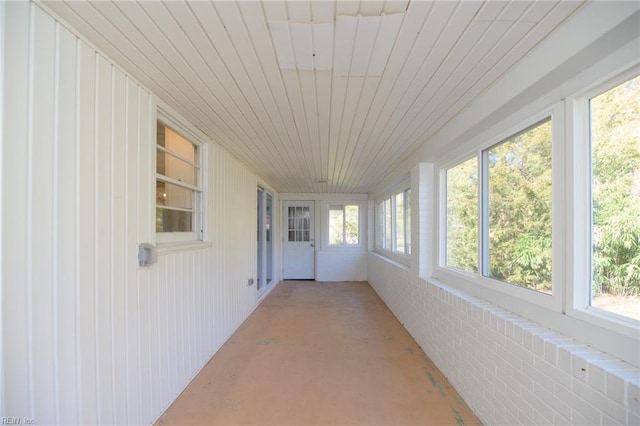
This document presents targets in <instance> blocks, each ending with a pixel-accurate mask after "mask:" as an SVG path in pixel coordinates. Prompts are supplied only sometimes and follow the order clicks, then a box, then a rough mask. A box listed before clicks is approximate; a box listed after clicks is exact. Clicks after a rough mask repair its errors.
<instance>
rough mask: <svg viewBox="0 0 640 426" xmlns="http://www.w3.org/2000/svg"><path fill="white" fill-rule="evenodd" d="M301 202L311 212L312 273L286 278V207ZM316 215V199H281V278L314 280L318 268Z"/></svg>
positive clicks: (299, 204)
mask: <svg viewBox="0 0 640 426" xmlns="http://www.w3.org/2000/svg"><path fill="white" fill-rule="evenodd" d="M302 204H306V205H307V206H309V211H310V213H311V217H310V220H311V222H310V228H309V244H310V245H311V246H312V247H313V255H312V256H313V259H312V262H311V263H312V268H313V271H312V274H311V277H310V278H288V277H287V276H286V272H285V269H286V264H287V255H286V251H287V244H288V243H289V241H288V238H289V223H288V221H289V214H288V207H292V206H301V205H302ZM316 216H317V211H316V201H315V200H296V199H293V200H292V199H288V200H282V279H310V280H315V279H316V275H317V272H318V268H317V265H316V262H317V250H318V240H317V238H316V236H317V229H316V224H317V221H316Z"/></svg>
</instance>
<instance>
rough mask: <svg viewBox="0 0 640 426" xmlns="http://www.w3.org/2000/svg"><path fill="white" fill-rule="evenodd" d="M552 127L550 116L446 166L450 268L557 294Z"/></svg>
mask: <svg viewBox="0 0 640 426" xmlns="http://www.w3.org/2000/svg"><path fill="white" fill-rule="evenodd" d="M551 131H552V129H551V118H547V119H545V120H543V121H541V122H539V123H537V124H534V125H533V126H531V127H529V128H527V129H525V130H523V131H521V132H519V133H516V134H515V135H513V136H510V137H509V138H507V139H505V140H503V141H501V142H499V143H498V144H496V145H493V146H491V147H490V148H488V149H485V150H482V151H481V152H480V154H479V155H478V156H476V157H473V158H471V159H468V160H466V161H464V162H462V163H459V164H457V165H455V166H453V167H451V168H449V169H447V170H446V203H447V208H446V226H447V228H446V265H447V266H449V267H452V268H456V269H460V270H464V271H467V272H471V273H478V274H479V275H482V276H485V277H488V278H492V279H495V280H498V281H502V282H506V283H509V284H513V285H517V286H520V287H524V288H527V289H531V290H536V291H539V292H542V293H547V294H551V292H552V280H551V258H552V253H551V240H552V229H551V224H552V217H551V199H552V193H551V177H552V175H551V173H552V167H551V166H552V163H551V150H552V144H551ZM478 161H480V167H478ZM479 170H480V176H479V175H478V173H479ZM479 224H480V226H479ZM478 232H480V235H478Z"/></svg>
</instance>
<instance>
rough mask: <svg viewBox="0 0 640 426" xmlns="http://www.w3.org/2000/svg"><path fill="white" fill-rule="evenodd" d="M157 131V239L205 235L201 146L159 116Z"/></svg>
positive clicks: (165, 239)
mask: <svg viewBox="0 0 640 426" xmlns="http://www.w3.org/2000/svg"><path fill="white" fill-rule="evenodd" d="M156 135H157V139H156V141H157V143H156V233H157V235H158V240H159V242H166V241H181V240H198V239H202V226H201V223H200V221H201V213H200V206H201V196H202V187H201V166H200V146H199V145H198V144H196V143H194V142H191V141H190V140H188V139H186V138H185V137H183V136H182V135H181V134H179V133H178V132H177V131H175V130H173V129H172V128H170V127H169V126H168V125H166V124H165V123H163V122H162V121H160V120H159V121H158V122H157V133H156Z"/></svg>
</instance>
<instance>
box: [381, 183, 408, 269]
mask: <svg viewBox="0 0 640 426" xmlns="http://www.w3.org/2000/svg"><path fill="white" fill-rule="evenodd" d="M406 191H411V192H412V194H411V198H413V197H414V194H413V191H412V188H411V184H410V183H409V182H404V183H403V184H401V185H397V186H395V187H394V189H393V190H391V191H389V192H386V193H384V195H382V196H380V197H377V198H376V199H375V202H374V215H373V216H374V228H373V229H374V237H375V238H374V250H373V251H374V252H376V253H378V254H379V255H381V256H383V257H387V258H389V259H391V260H393V261H395V262H398V263H401V264H403V265H405V266H411V253H402V252H399V251H397V239H396V226H397V223H396V220H395V219H396V200H395V197H396V196H397V195H399V194H404V193H405V192H406ZM386 200H391V249H388V248H385V247H381V246H380V245H378V225H379V223H378V220H379V218H378V205H379V204H380V203H382V202H385V201H386ZM410 203H411V200H410V202H409V206H405V214H406V209H407V207H410ZM406 233H407V232H406V230H405V234H406ZM409 235H410V236H411V230H409ZM411 245H413V243H412V244H411ZM412 252H413V250H412Z"/></svg>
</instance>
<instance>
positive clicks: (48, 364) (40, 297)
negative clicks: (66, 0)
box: [27, 6, 56, 421]
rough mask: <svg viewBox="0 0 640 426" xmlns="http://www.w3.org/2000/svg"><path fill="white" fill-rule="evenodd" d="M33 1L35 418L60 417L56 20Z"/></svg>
mask: <svg viewBox="0 0 640 426" xmlns="http://www.w3.org/2000/svg"><path fill="white" fill-rule="evenodd" d="M32 7H33V9H32V10H33V21H32V25H33V44H32V47H31V48H32V49H33V74H32V76H33V80H32V82H31V84H32V89H31V100H30V102H31V108H32V112H31V113H32V117H33V118H32V119H33V121H32V123H33V135H32V144H33V145H32V161H33V163H32V168H31V170H30V172H31V176H30V179H29V183H30V186H29V187H28V192H29V197H30V198H31V205H30V208H31V214H30V215H29V216H30V218H31V224H30V226H31V232H30V233H28V235H27V238H28V239H29V240H30V253H29V254H28V256H29V258H28V259H29V260H28V262H29V267H30V268H31V298H32V299H31V304H32V309H31V323H32V329H31V359H32V361H33V400H34V404H35V405H34V411H33V414H34V416H35V417H34V418H36V419H38V418H40V419H51V420H53V421H55V419H56V413H55V411H56V410H55V401H54V398H52V395H54V393H55V377H54V374H53V372H54V362H55V361H54V360H55V357H54V348H53V324H54V321H53V320H54V318H53V303H55V302H54V293H53V275H54V265H53V226H52V225H53V217H54V215H53V213H54V212H53V190H54V187H53V154H54V151H53V145H54V142H55V141H54V139H53V135H54V125H53V119H54V111H55V105H54V92H55V42H56V41H55V23H54V21H53V20H52V19H51V17H50V16H48V15H46V14H45V13H44V12H42V10H40V9H39V8H37V7H35V6H32Z"/></svg>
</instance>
